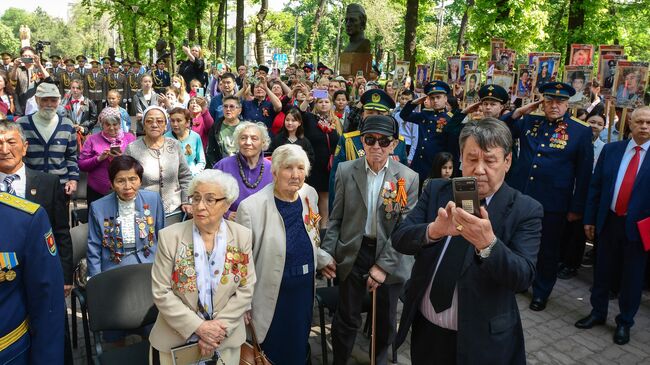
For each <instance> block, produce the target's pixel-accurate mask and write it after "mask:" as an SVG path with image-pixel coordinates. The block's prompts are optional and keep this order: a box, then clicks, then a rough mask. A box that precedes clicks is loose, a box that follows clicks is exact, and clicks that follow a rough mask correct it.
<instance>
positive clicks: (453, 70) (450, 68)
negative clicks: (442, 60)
mask: <svg viewBox="0 0 650 365" xmlns="http://www.w3.org/2000/svg"><path fill="white" fill-rule="evenodd" d="M460 82H461V81H460V56H450V57H447V83H448V84H449V86H451V85H453V84H459V83H460Z"/></svg>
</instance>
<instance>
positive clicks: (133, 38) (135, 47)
mask: <svg viewBox="0 0 650 365" xmlns="http://www.w3.org/2000/svg"><path fill="white" fill-rule="evenodd" d="M136 19H137V14H136V15H135V16H134V17H133V27H132V28H131V31H132V33H131V42H133V59H134V61H136V60H139V59H140V44H139V43H138V31H137V29H136V28H137V25H136Z"/></svg>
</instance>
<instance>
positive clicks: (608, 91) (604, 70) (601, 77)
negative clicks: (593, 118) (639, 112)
mask: <svg viewBox="0 0 650 365" xmlns="http://www.w3.org/2000/svg"><path fill="white" fill-rule="evenodd" d="M625 60H627V56H626V55H616V54H604V55H602V56H601V58H600V60H599V63H600V66H599V67H598V71H599V74H598V81H599V82H600V94H601V95H603V96H605V97H608V96H611V95H612V89H613V88H614V82H615V81H616V66H617V64H618V62H619V61H625Z"/></svg>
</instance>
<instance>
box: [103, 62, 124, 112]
mask: <svg viewBox="0 0 650 365" xmlns="http://www.w3.org/2000/svg"><path fill="white" fill-rule="evenodd" d="M106 83H107V88H106V90H107V92H108V91H110V90H117V92H119V93H120V95H122V102H121V103H120V106H121V107H124V104H126V93H125V90H126V76H124V74H122V72H121V71H120V62H118V61H113V62H112V63H111V73H110V74H109V75H108V77H106Z"/></svg>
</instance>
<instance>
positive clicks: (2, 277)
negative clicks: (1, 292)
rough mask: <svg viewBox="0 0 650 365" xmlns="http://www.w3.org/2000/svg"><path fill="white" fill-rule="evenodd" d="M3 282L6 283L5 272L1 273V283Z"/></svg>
mask: <svg viewBox="0 0 650 365" xmlns="http://www.w3.org/2000/svg"><path fill="white" fill-rule="evenodd" d="M3 281H5V272H4V271H0V283H1V282H3Z"/></svg>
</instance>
